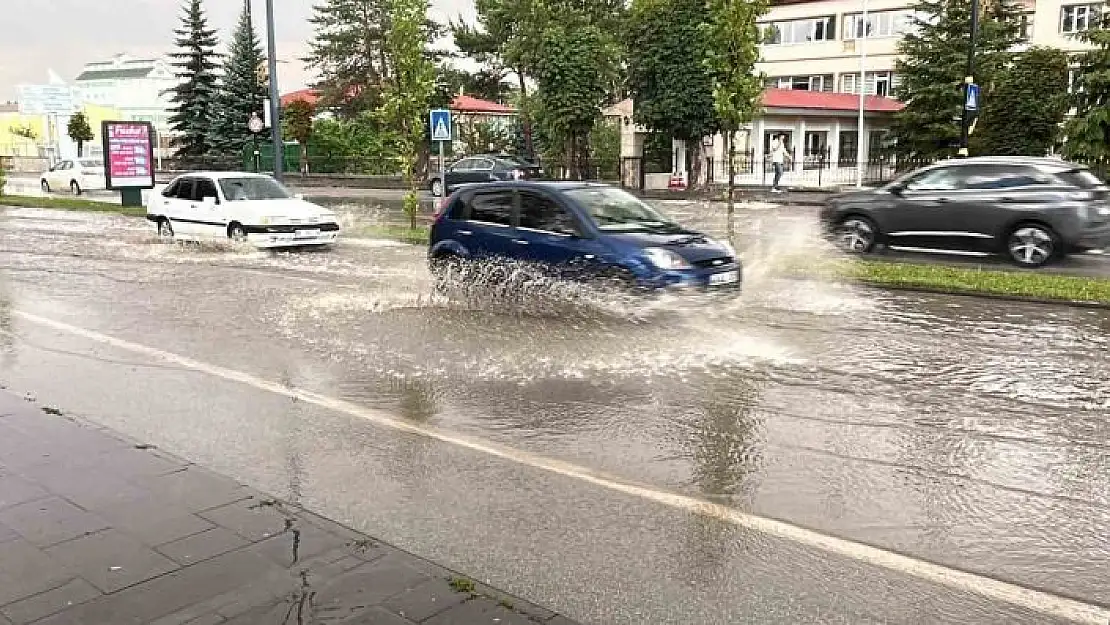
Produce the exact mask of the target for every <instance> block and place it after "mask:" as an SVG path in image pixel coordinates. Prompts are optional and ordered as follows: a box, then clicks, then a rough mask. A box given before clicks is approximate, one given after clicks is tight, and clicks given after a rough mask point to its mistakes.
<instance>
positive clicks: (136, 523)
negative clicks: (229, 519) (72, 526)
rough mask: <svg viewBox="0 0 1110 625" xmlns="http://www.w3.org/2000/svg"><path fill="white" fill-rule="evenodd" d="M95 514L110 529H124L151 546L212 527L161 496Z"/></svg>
mask: <svg viewBox="0 0 1110 625" xmlns="http://www.w3.org/2000/svg"><path fill="white" fill-rule="evenodd" d="M97 514H98V515H99V516H100V517H102V518H104V519H105V520H106V521H108V522H109V523H110V524H111V525H112V527H114V528H116V529H119V530H123V531H125V532H127V533H128V534H130V535H132V536H134V537H135V538H138V539H139V540H141V541H143V542H144V543H146V544H148V545H150V546H152V547H154V546H158V545H164V544H166V543H170V542H173V541H175V540H180V539H182V538H185V537H187V536H192V535H193V534H199V533H201V532H203V531H206V530H209V529H212V528H213V527H215V526H214V525H213V524H212V523H210V522H208V521H206V520H204V519H202V518H200V517H199V516H197V515H195V514H192V513H191V512H189V511H188V510H186V509H184V508H182V507H180V506H175V505H171V504H168V503H166V502H164V501H163V500H162V498H160V497H159V498H155V499H148V500H144V501H135V502H131V503H127V504H123V505H120V506H117V507H114V508H109V509H106V510H99V511H97Z"/></svg>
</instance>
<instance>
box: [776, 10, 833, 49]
mask: <svg viewBox="0 0 1110 625" xmlns="http://www.w3.org/2000/svg"><path fill="white" fill-rule="evenodd" d="M834 24H835V20H834V19H833V17H832V16H828V17H817V18H809V19H804V20H790V21H783V22H771V24H770V25H769V26H768V27H767V39H766V41H767V43H768V44H790V43H810V42H813V41H832V40H834V39H836V32H835V31H836V29H835V27H834Z"/></svg>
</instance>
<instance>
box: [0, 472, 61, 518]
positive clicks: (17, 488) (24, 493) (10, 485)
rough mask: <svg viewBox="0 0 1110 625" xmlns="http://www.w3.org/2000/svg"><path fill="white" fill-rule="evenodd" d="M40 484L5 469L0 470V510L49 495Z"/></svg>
mask: <svg viewBox="0 0 1110 625" xmlns="http://www.w3.org/2000/svg"><path fill="white" fill-rule="evenodd" d="M49 496H50V493H48V492H46V491H45V490H44V489H43V488H42V487H41V486H39V485H37V484H34V483H33V482H30V481H28V480H25V479H23V478H22V477H20V476H18V475H15V474H13V473H8V472H6V471H3V472H0V510H3V509H4V508H10V507H12V506H16V505H19V504H21V503H26V502H28V501H34V500H36V499H43V498H45V497H49Z"/></svg>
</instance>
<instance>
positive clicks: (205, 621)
mask: <svg viewBox="0 0 1110 625" xmlns="http://www.w3.org/2000/svg"><path fill="white" fill-rule="evenodd" d="M226 622H227V619H225V618H224V617H222V616H220V615H219V614H206V615H204V616H202V617H200V618H198V619H193V620H191V621H189V622H187V623H185V624H184V625H220V623H226Z"/></svg>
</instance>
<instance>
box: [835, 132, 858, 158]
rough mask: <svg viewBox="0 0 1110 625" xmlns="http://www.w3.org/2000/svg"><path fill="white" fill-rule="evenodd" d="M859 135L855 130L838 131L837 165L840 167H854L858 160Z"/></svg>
mask: <svg viewBox="0 0 1110 625" xmlns="http://www.w3.org/2000/svg"><path fill="white" fill-rule="evenodd" d="M858 137H859V133H858V132H856V131H855V130H842V131H840V145H839V151H840V153H839V156H838V157H837V164H838V165H840V166H842V167H843V166H846V165H854V164H855V163H856V160H857V159H858V158H859V148H858V146H859V143H858V141H857V139H858Z"/></svg>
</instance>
